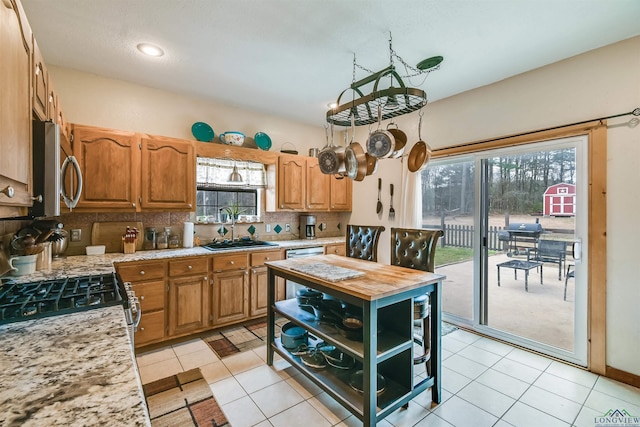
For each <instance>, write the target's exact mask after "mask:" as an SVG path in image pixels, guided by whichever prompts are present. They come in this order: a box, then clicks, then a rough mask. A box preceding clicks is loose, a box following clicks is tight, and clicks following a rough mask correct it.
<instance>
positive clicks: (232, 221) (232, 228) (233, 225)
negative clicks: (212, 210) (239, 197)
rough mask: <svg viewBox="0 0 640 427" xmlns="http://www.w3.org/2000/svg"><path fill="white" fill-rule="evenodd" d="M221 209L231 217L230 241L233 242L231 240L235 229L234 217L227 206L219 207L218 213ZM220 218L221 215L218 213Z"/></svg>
mask: <svg viewBox="0 0 640 427" xmlns="http://www.w3.org/2000/svg"><path fill="white" fill-rule="evenodd" d="M223 210H225V211H227V215H229V216H230V217H231V242H232V243H233V241H234V240H235V238H234V233H235V229H236V217H235V216H234V215H232V214H231V212H232V211H231V208H230V207H229V206H227V207H225V208H220V213H222V211H223ZM220 219H222V215H220Z"/></svg>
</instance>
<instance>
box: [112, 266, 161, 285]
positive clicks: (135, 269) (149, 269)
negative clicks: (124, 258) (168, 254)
mask: <svg viewBox="0 0 640 427" xmlns="http://www.w3.org/2000/svg"><path fill="white" fill-rule="evenodd" d="M118 273H120V277H122V280H124V281H125V282H140V281H142V280H150V279H163V278H164V262H161V261H159V262H147V263H143V264H132V265H129V264H120V265H119V266H118Z"/></svg>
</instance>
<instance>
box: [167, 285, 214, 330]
mask: <svg viewBox="0 0 640 427" xmlns="http://www.w3.org/2000/svg"><path fill="white" fill-rule="evenodd" d="M207 292H208V277H207V276H202V275H198V276H189V277H181V278H179V279H169V335H177V334H183V333H185V332H190V331H195V330H198V329H203V328H205V327H206V326H207V304H206V302H207V299H208V298H207Z"/></svg>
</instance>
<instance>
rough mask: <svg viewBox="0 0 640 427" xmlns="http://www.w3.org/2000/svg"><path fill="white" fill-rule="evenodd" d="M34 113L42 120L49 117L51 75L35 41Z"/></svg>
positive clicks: (34, 40)
mask: <svg viewBox="0 0 640 427" xmlns="http://www.w3.org/2000/svg"><path fill="white" fill-rule="evenodd" d="M32 68H33V113H34V115H35V116H36V117H37V118H38V119H40V120H47V118H48V117H49V88H48V86H49V75H48V72H47V67H46V66H45V63H44V59H42V53H41V52H40V48H39V47H38V43H36V39H35V38H34V39H33V67H32Z"/></svg>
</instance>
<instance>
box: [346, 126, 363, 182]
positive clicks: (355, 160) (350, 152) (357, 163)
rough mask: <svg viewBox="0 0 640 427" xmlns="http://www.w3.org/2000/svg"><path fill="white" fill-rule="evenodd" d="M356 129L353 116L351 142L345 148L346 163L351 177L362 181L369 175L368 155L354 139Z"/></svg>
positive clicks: (348, 174)
mask: <svg viewBox="0 0 640 427" xmlns="http://www.w3.org/2000/svg"><path fill="white" fill-rule="evenodd" d="M355 130H356V129H355V122H354V117H353V116H351V143H350V144H349V145H348V146H347V148H345V150H344V165H345V169H346V170H347V176H348V177H349V178H351V179H352V180H354V181H362V180H363V179H364V177H365V176H367V157H366V153H365V152H364V149H363V148H362V146H361V145H360V144H359V143H357V142H354V141H353V137H354V135H355Z"/></svg>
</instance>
